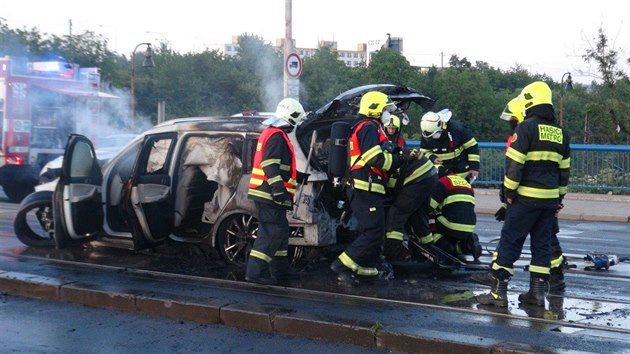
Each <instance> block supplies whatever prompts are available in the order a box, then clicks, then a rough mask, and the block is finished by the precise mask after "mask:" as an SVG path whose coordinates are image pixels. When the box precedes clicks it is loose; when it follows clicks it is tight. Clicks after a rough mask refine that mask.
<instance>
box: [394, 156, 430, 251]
mask: <svg viewBox="0 0 630 354" xmlns="http://www.w3.org/2000/svg"><path fill="white" fill-rule="evenodd" d="M437 181H438V177H437V170H436V168H435V166H434V165H433V163H432V162H431V161H430V160H429V159H428V158H427V157H426V156H424V154H423V153H418V152H416V151H412V152H411V153H410V156H409V158H407V159H406V161H405V162H404V163H403V164H402V165H401V166H400V168H399V169H398V170H397V171H396V172H394V173H393V174H392V176H391V177H390V178H389V180H388V182H387V187H388V188H389V189H390V191H391V193H392V194H393V196H394V201H393V202H392V205H391V206H390V207H389V210H388V211H387V217H386V219H385V220H386V228H385V230H386V233H385V245H384V246H385V247H384V249H383V254H384V255H385V257H386V258H387V259H388V260H389V261H392V260H404V259H406V258H408V257H409V252H408V250H407V248H406V247H404V243H403V241H404V229H405V225H406V224H409V225H410V226H411V228H412V229H413V233H414V234H415V235H416V236H418V237H428V236H430V235H431V229H430V228H429V217H428V213H429V202H430V200H431V193H432V192H433V189H434V188H435V185H436V184H437Z"/></svg>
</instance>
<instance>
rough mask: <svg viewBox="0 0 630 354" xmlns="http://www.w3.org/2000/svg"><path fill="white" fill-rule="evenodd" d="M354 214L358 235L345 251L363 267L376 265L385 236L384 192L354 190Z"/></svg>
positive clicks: (352, 202)
mask: <svg viewBox="0 0 630 354" xmlns="http://www.w3.org/2000/svg"><path fill="white" fill-rule="evenodd" d="M352 193H353V195H352V201H351V202H350V207H351V208H352V215H354V217H355V218H356V219H357V222H358V224H359V229H358V236H357V238H356V239H354V241H353V242H352V243H351V244H350V245H349V246H348V248H347V249H346V251H345V253H346V255H348V256H349V257H350V258H351V259H352V260H353V261H354V262H355V263H356V264H358V265H359V266H361V267H376V265H377V264H378V261H379V258H380V255H381V246H382V244H383V239H384V238H385V209H384V207H383V199H384V196H383V195H382V194H377V193H372V192H366V191H362V190H358V189H355V190H353V191H352Z"/></svg>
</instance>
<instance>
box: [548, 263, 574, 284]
mask: <svg viewBox="0 0 630 354" xmlns="http://www.w3.org/2000/svg"><path fill="white" fill-rule="evenodd" d="M568 267H569V263H568V262H567V259H566V257H562V263H560V266H558V267H553V268H551V272H550V273H551V275H550V276H549V292H560V291H564V288H565V283H564V270H565V269H567V268H568Z"/></svg>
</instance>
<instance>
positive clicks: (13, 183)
mask: <svg viewBox="0 0 630 354" xmlns="http://www.w3.org/2000/svg"><path fill="white" fill-rule="evenodd" d="M109 98H117V97H116V96H113V95H109V94H106V93H103V92H101V91H100V72H99V69H98V68H80V67H79V66H78V65H77V64H72V63H69V62H67V61H28V60H26V59H20V58H13V57H0V124H2V135H1V139H2V153H3V154H4V156H3V161H2V163H0V166H1V167H0V185H1V186H2V188H3V190H4V193H5V194H6V195H7V197H8V198H9V199H11V200H12V201H16V202H19V201H21V200H22V199H23V198H24V197H25V196H26V195H28V194H29V193H31V192H32V191H33V188H34V186H35V185H37V184H38V177H39V172H40V170H41V168H42V166H43V165H44V164H46V163H47V162H48V161H50V160H52V159H54V158H56V157H58V156H60V155H62V154H63V148H64V144H65V142H66V140H67V137H68V135H69V134H70V133H76V132H81V133H83V134H86V135H88V136H94V135H95V133H96V131H95V127H96V126H97V125H98V123H99V122H98V121H99V115H100V111H101V107H100V106H101V103H102V102H103V99H109Z"/></svg>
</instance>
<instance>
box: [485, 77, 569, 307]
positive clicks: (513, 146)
mask: <svg viewBox="0 0 630 354" xmlns="http://www.w3.org/2000/svg"><path fill="white" fill-rule="evenodd" d="M519 100H522V104H523V107H524V109H525V118H524V120H523V122H522V123H520V124H518V125H517V126H516V129H515V130H514V134H513V135H512V139H511V142H510V147H509V148H508V149H507V151H506V153H505V156H506V158H505V161H506V162H505V163H506V170H505V177H504V180H503V186H502V195H503V198H504V200H505V203H506V204H507V210H506V214H505V222H504V224H503V228H502V229H501V238H500V240H499V245H498V246H497V250H496V259H495V260H494V262H493V263H492V268H491V271H490V274H489V275H488V276H489V277H490V278H491V280H492V283H493V284H492V289H491V290H490V292H489V293H488V294H483V295H480V296H477V301H479V303H481V304H483V305H493V306H500V307H507V304H508V301H507V286H508V281H509V280H510V277H511V276H512V275H513V274H514V269H513V267H514V262H516V260H518V258H519V257H520V254H521V251H522V249H523V243H524V242H525V238H526V237H527V235H528V234H529V235H530V238H531V239H530V241H531V252H532V259H531V263H530V266H529V272H530V285H529V290H528V291H527V292H526V293H524V294H520V295H519V297H518V299H519V301H520V302H521V303H523V304H533V305H537V306H544V305H545V291H546V290H547V287H548V283H547V282H548V280H549V274H550V266H551V235H552V228H553V224H554V215H555V214H556V211H557V210H558V208H559V206H560V205H561V204H562V198H563V197H564V195H565V194H566V192H567V185H568V182H569V167H570V148H569V136H568V134H567V133H566V131H565V130H563V129H562V128H560V127H559V126H558V125H557V124H556V123H555V114H554V109H553V105H552V103H551V90H550V89H549V86H548V85H547V84H546V83H544V82H542V81H536V82H533V83H531V84H529V85H527V86H526V87H525V88H524V89H523V91H522V92H521V94H520V95H519Z"/></svg>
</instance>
